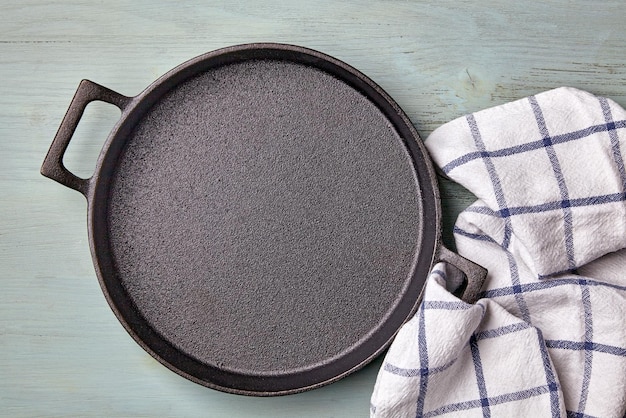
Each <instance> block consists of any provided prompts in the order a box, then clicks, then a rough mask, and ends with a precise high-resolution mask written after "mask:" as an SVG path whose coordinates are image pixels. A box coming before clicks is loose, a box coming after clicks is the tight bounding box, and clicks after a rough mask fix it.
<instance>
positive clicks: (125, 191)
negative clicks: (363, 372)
mask: <svg viewBox="0 0 626 418" xmlns="http://www.w3.org/2000/svg"><path fill="white" fill-rule="evenodd" d="M421 205H422V203H421V198H420V192H419V187H418V184H417V178H416V176H415V170H414V168H413V165H412V162H411V157H410V156H409V154H408V152H407V150H406V148H405V146H404V144H403V142H402V139H401V138H400V137H399V135H398V133H397V132H396V131H395V130H394V128H393V127H392V126H391V124H390V122H389V121H388V120H387V118H386V117H385V115H384V114H383V113H382V112H381V111H380V110H379V109H378V108H377V107H376V106H375V105H374V104H372V103H371V102H370V101H369V100H368V99H367V98H366V97H365V96H363V95H362V94H361V93H359V92H358V91H356V90H354V89H353V88H352V87H350V86H348V85H347V84H345V83H344V82H342V81H339V80H338V79H336V78H334V77H332V76H331V75H329V74H327V73H325V72H322V71H321V70H318V69H315V68H312V67H309V66H306V65H304V64H298V63H292V62H288V61H279V60H252V61H243V62H238V63H234V64H229V65H225V66H222V67H218V68H215V69H211V70H208V71H206V72H203V73H201V74H199V75H197V76H195V77H194V78H191V79H188V80H187V81H185V82H184V83H181V84H178V85H177V86H176V87H175V88H173V89H172V90H170V92H169V93H167V94H166V95H165V96H163V97H162V98H161V100H160V101H159V102H158V103H157V104H156V105H154V106H153V107H152V108H151V109H150V110H149V111H148V112H147V113H146V114H145V115H144V116H143V117H142V118H141V119H140V120H139V122H138V123H137V125H136V127H135V129H134V130H133V132H132V134H131V135H130V137H129V138H128V141H127V144H126V147H125V149H124V151H123V152H122V154H121V156H120V158H119V160H118V163H117V167H116V169H115V171H114V173H113V178H112V183H111V186H110V189H109V195H108V211H107V223H108V233H109V240H110V251H111V253H112V259H113V260H114V263H115V269H116V272H117V275H118V277H119V278H120V280H122V284H123V286H124V287H125V288H126V290H127V292H128V293H129V295H130V297H131V298H132V300H133V302H134V304H135V305H136V307H137V309H138V310H139V311H140V313H141V314H142V315H143V317H144V318H145V319H146V321H147V322H148V323H149V324H150V325H151V326H152V327H153V328H154V329H155V330H156V331H157V333H159V334H160V335H162V336H163V337H164V338H165V339H166V340H169V341H170V342H171V343H172V344H173V345H174V346H175V347H176V348H178V349H179V350H181V351H182V352H184V353H185V354H187V355H188V356H190V357H193V358H195V359H196V360H198V361H200V362H202V363H205V364H208V365H212V366H215V367H219V368H222V369H225V370H232V371H237V372H240V373H245V374H253V375H254V374H256V375H259V374H261V375H263V374H267V375H271V374H277V373H278V374H280V373H286V372H289V371H294V370H304V369H309V368H312V367H316V366H319V365H320V364H324V363H325V362H326V361H328V359H332V358H335V357H337V356H338V355H340V354H345V353H347V352H350V351H351V350H353V349H354V347H356V346H358V345H359V344H360V343H361V342H362V341H363V340H364V338H366V337H367V336H368V335H370V334H371V333H372V332H373V331H375V330H376V329H378V328H379V327H380V326H382V325H383V323H384V321H385V318H386V317H387V315H388V314H389V313H390V311H391V310H392V309H393V308H394V307H395V306H396V304H397V303H398V302H399V299H400V297H401V296H402V293H403V289H404V288H405V286H406V285H407V284H408V283H409V281H410V280H411V276H412V274H413V270H414V268H415V262H416V257H417V254H418V252H419V248H418V245H419V243H420V238H421V237H420V234H421V229H422V227H423V226H422V225H420V217H421V216H422V206H421ZM416 297H417V295H415V298H416ZM382 343H383V342H381V345H382Z"/></svg>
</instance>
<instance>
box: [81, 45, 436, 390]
mask: <svg viewBox="0 0 626 418" xmlns="http://www.w3.org/2000/svg"><path fill="white" fill-rule="evenodd" d="M251 55H252V56H255V57H259V56H266V57H267V59H281V60H287V61H291V60H295V59H296V58H294V57H308V58H307V59H308V60H309V61H310V62H309V65H313V66H315V67H316V68H318V69H322V70H324V71H328V72H330V71H329V69H336V71H337V72H339V73H340V75H343V76H344V77H341V76H340V75H338V74H337V73H333V72H330V73H331V74H332V75H333V76H334V77H336V78H339V79H340V80H341V81H343V82H345V83H346V84H348V85H349V86H350V87H352V88H355V89H357V90H358V91H360V92H361V94H363V95H364V96H365V97H366V98H367V99H369V100H370V101H372V102H373V103H374V104H375V105H376V106H377V107H378V108H379V109H380V108H381V104H384V105H385V109H380V110H381V111H383V114H384V115H385V116H386V117H387V118H388V119H390V121H391V122H393V123H392V124H393V126H394V128H395V129H396V130H397V131H398V133H399V135H400V137H401V138H402V139H403V141H404V142H405V145H406V147H407V150H408V152H409V155H410V156H411V160H412V161H413V166H414V168H415V172H416V176H417V185H418V187H419V188H420V192H421V198H422V205H423V216H422V218H423V219H422V221H423V222H422V227H421V229H422V237H421V243H420V246H419V247H420V251H419V253H420V254H419V257H418V258H419V260H417V264H418V265H417V266H416V268H415V269H414V271H415V272H414V275H417V274H418V273H419V274H421V275H422V276H423V278H422V282H423V281H424V280H425V278H426V275H427V270H430V267H431V266H432V264H433V262H434V260H435V257H436V254H437V251H438V248H439V247H440V245H441V238H440V222H441V221H440V218H441V208H440V200H439V191H438V188H437V184H436V177H435V172H434V169H433V167H432V164H431V162H430V160H429V158H428V153H427V151H426V149H425V147H424V145H423V143H422V142H421V139H420V137H419V134H418V133H417V131H416V130H415V128H414V126H413V124H412V123H411V122H410V120H409V118H408V117H407V116H406V114H405V113H404V112H403V111H402V110H401V109H400V107H399V106H398V105H397V103H396V102H395V101H394V100H393V99H392V98H391V97H390V96H389V95H388V94H387V93H386V92H384V91H383V90H382V88H380V87H379V86H378V85H377V84H376V83H374V82H373V81H372V80H371V79H369V78H368V77H367V76H365V75H364V74H362V73H361V72H360V71H358V70H356V69H354V68H353V67H351V66H349V65H348V64H346V63H344V62H342V61H339V60H337V59H336V58H333V57H330V56H328V55H326V54H323V53H320V52H318V51H314V50H312V49H308V48H304V47H301V46H295V45H290V44H277V43H251V44H243V45H236V46H230V47H226V48H222V49H218V50H215V51H212V52H209V53H206V54H203V55H200V56H198V57H195V58H193V59H191V60H189V61H187V62H185V63H183V64H181V65H179V66H177V67H175V68H174V69H172V70H170V71H168V72H167V73H165V74H164V75H163V76H161V77H159V78H158V79H157V80H156V81H154V82H153V83H151V84H150V85H149V86H148V87H147V88H146V89H145V90H144V91H143V92H141V93H140V94H139V95H137V96H135V97H134V98H132V99H131V101H130V103H129V105H128V106H127V107H126V108H125V109H124V110H123V112H122V117H121V118H120V120H119V122H118V123H117V124H116V125H115V127H114V128H113V129H112V131H111V133H110V135H109V137H108V138H107V141H106V142H105V145H104V146H103V149H102V152H101V153H100V156H99V158H98V161H97V164H96V169H95V171H94V173H95V174H94V176H93V177H92V179H91V180H90V187H89V189H88V194H87V201H88V231H89V243H90V248H91V254H92V258H93V261H94V265H95V267H96V272H97V276H98V281H99V283H100V286H101V288H102V291H103V293H104V295H105V298H106V300H107V302H108V304H109V306H110V307H111V309H112V310H113V312H114V313H115V315H116V317H117V318H118V320H119V321H120V323H121V324H122V325H123V327H124V328H125V329H126V331H127V332H128V333H129V334H130V335H131V336H132V337H133V339H134V340H135V341H136V342H137V343H138V344H139V345H140V346H141V347H142V348H143V349H144V350H146V351H147V352H148V353H149V354H150V355H152V356H153V357H154V358H155V359H157V360H158V361H159V362H160V363H162V364H163V365H165V366H166V367H168V368H169V369H170V370H172V371H174V372H176V373H177V374H179V375H181V376H183V377H185V378H187V379H189V380H191V381H194V382H196V383H198V384H201V385H203V386H207V387H211V388H213V389H217V390H220V391H224V392H229V393H235V394H245V395H255V396H271V395H285V394H291V393H298V392H302V391H306V390H309V389H313V388H317V387H320V386H324V385H327V384H329V383H332V382H334V381H337V380H339V379H341V378H343V377H345V376H347V375H348V374H351V373H353V372H355V371H357V370H359V369H361V368H362V367H363V366H365V365H366V364H368V363H369V362H371V361H372V360H373V359H374V358H376V357H378V356H379V355H380V354H381V353H382V352H383V351H384V350H385V349H386V348H387V346H388V345H389V344H390V343H391V340H392V339H393V337H394V336H395V334H396V333H397V331H398V329H399V328H400V326H397V327H395V330H394V331H393V333H391V335H388V336H386V337H385V341H381V342H378V343H377V344H376V347H377V348H376V349H374V350H367V351H368V355H366V356H360V357H359V359H358V361H357V362H352V363H356V364H352V365H351V366H350V367H348V368H347V369H346V368H345V367H343V368H339V369H340V370H338V371H334V372H332V373H325V374H324V376H321V377H320V374H319V373H315V370H313V372H311V371H305V372H303V373H298V374H297V376H295V377H296V379H295V380H298V381H299V382H300V383H298V384H296V383H294V379H291V380H290V383H289V384H286V385H285V384H282V386H281V385H278V386H276V387H275V388H271V389H268V386H263V383H265V384H267V380H268V379H269V380H272V379H274V380H277V379H278V380H280V376H269V377H268V375H262V376H261V375H253V376H251V378H252V380H254V379H257V380H258V381H259V382H260V384H259V385H257V386H254V387H251V386H249V385H242V384H241V381H242V380H245V379H247V378H249V377H250V376H243V375H237V374H236V373H231V375H232V376H230V378H231V382H232V384H230V385H228V384H224V383H223V382H221V381H220V382H217V383H216V382H215V381H214V380H213V376H211V373H207V370H204V371H202V372H198V365H197V364H194V359H191V358H186V359H179V360H180V361H178V360H176V361H172V359H171V358H170V357H171V353H170V350H173V348H168V347H165V346H163V345H157V347H156V348H155V345H154V344H153V343H152V342H153V339H154V338H158V333H156V332H155V331H154V330H152V331H150V330H148V329H143V330H142V329H138V326H137V324H138V323H141V318H139V317H132V316H131V317H130V318H129V314H128V307H127V306H123V307H120V306H118V305H119V303H120V299H121V298H123V295H121V293H120V292H122V291H123V290H122V289H117V288H115V287H114V286H113V287H112V286H111V284H112V281H115V279H114V278H112V277H111V275H110V274H108V273H110V272H114V271H115V269H114V266H112V265H111V260H109V259H107V257H103V256H102V255H101V253H102V252H104V251H105V250H106V248H107V245H108V242H107V240H106V239H103V237H102V234H101V232H102V231H103V230H106V229H103V225H102V222H103V220H102V217H101V216H98V215H97V213H100V212H102V210H103V208H102V207H103V206H104V207H106V206H107V205H106V202H107V200H108V198H107V196H106V193H107V191H108V187H109V185H110V177H111V176H110V173H106V167H107V166H108V165H110V164H111V162H110V160H111V158H112V155H115V154H116V152H119V150H117V151H116V149H117V148H121V147H123V145H124V144H123V142H124V141H123V140H122V139H120V138H123V137H124V136H125V135H128V132H129V129H131V128H132V126H134V124H133V123H131V122H132V119H133V117H135V116H136V115H141V114H143V113H145V112H146V111H147V110H148V109H149V108H150V107H151V106H152V105H153V104H154V103H156V102H158V100H159V97H161V96H162V95H163V94H165V93H166V92H167V91H169V90H171V89H172V88H175V86H177V85H178V84H179V83H181V82H182V81H184V80H186V79H188V78H189V77H192V76H194V75H196V74H198V73H199V72H201V71H203V70H206V69H207V68H211V67H213V66H219V65H223V64H220V62H222V61H223V60H224V59H234V60H248V59H250V58H249V57H250V56H251ZM296 61H297V60H296ZM318 65H319V66H321V67H318ZM345 76H349V79H348V80H346V79H345ZM357 86H358V88H357ZM363 89H365V91H364V90H363ZM373 96H374V97H373ZM391 116H393V120H392V119H391ZM398 125H401V126H400V127H401V128H402V129H401V130H400V129H398V127H399V126H398ZM418 157H421V158H419V159H418ZM103 202H104V204H103ZM104 211H105V212H106V209H104ZM105 238H106V236H105ZM103 248H104V250H103ZM422 254H424V255H425V256H426V257H425V258H426V259H424V260H422V258H423V257H422ZM414 281H415V278H413V279H412V280H411V282H414ZM422 288H423V284H422V285H420V286H419V289H418V292H419V293H418V295H419V296H418V297H416V298H415V301H414V303H413V306H412V307H411V309H410V310H409V311H408V314H407V315H404V316H405V318H404V319H403V321H402V323H404V322H406V321H407V320H409V319H410V318H411V317H412V315H413V314H414V313H415V312H416V311H417V308H418V305H419V301H420V299H421V291H422ZM145 322H147V321H145ZM402 323H401V324H402ZM401 324H400V325H401ZM143 325H145V324H143ZM139 328H141V327H139ZM146 340H148V341H146ZM165 342H167V341H165ZM167 343H169V342H167ZM178 354H181V353H178ZM349 354H350V353H349ZM349 354H348V355H349ZM183 355H184V353H183ZM187 357H189V356H187ZM196 363H199V362H197V361H196ZM205 367H206V365H205ZM343 369H345V370H343ZM311 373H313V375H315V376H317V377H316V378H313V377H312V375H311ZM309 375H311V376H309ZM290 377H294V376H290Z"/></svg>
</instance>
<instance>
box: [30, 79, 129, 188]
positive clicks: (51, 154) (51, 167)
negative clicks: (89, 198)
mask: <svg viewBox="0 0 626 418" xmlns="http://www.w3.org/2000/svg"><path fill="white" fill-rule="evenodd" d="M96 100H99V101H102V102H106V103H110V104H112V105H115V106H117V107H118V108H119V109H120V110H122V111H123V110H124V108H125V107H126V106H127V105H128V103H129V102H130V100H131V98H130V97H126V96H122V95H121V94H119V93H116V92H114V91H113V90H110V89H108V88H106V87H103V86H101V85H99V84H96V83H94V82H92V81H89V80H82V81H81V82H80V84H79V85H78V89H77V90H76V93H75V94H74V98H73V99H72V102H71V103H70V107H69V108H68V109H67V113H66V114H65V116H64V117H63V121H61V126H60V127H59V130H58V131H57V134H56V135H55V137H54V140H53V141H52V145H50V149H49V150H48V154H47V155H46V158H45V159H44V161H43V164H42V166H41V174H43V175H44V176H46V177H48V178H50V179H52V180H54V181H56V182H59V183H61V184H62V185H64V186H67V187H69V188H70V189H74V190H77V191H79V192H80V193H82V194H83V195H85V196H86V195H87V192H88V189H89V180H90V178H89V179H83V178H80V177H78V176H76V175H75V174H73V173H71V172H70V171H69V170H68V169H67V168H65V166H64V165H63V155H64V154H65V151H66V150H67V147H68V145H69V144H70V140H71V139H72V136H73V135H74V132H75V131H76V127H77V126H78V122H79V121H80V118H81V117H82V116H83V113H84V112H85V108H86V107H87V105H88V104H89V103H91V102H93V101H96Z"/></svg>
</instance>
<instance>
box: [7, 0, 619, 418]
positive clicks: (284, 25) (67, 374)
mask: <svg viewBox="0 0 626 418" xmlns="http://www.w3.org/2000/svg"><path fill="white" fill-rule="evenodd" d="M0 10H1V11H2V12H1V13H0V92H1V94H0V162H1V164H0V195H1V196H2V199H1V200H0V214H1V215H0V283H1V284H2V290H1V291H0V352H1V353H2V355H1V356H0V376H1V378H0V414H2V415H4V416H11V417H15V416H150V417H152V416H176V417H184V416H211V417H232V416H241V417H245V416H255V417H281V416H283V417H288V416H301V417H305V416H310V417H351V416H355V417H356V416H366V415H367V414H368V409H369V397H370V395H371V391H372V388H373V385H374V381H375V377H376V373H377V370H378V367H379V366H380V360H379V361H377V362H375V363H374V364H372V365H370V366H368V367H366V368H365V369H364V370H363V371H361V372H358V373H356V374H354V375H353V376H350V377H348V378H347V379H344V380H342V381H340V382H338V383H336V384H333V385H331V386H328V387H325V388H322V389H319V390H315V391H312V392H308V393H304V394H300V395H292V396H287V397H281V398H272V399H258V398H246V397H241V396H234V395H227V394H223V393H219V392H216V391H212V390H209V389H206V388H203V387H200V386H198V385H195V384H193V383H190V382H188V381H186V380H184V379H183V378H180V377H178V376H177V375H175V374H174V373H172V372H170V371H168V370H167V369H165V368H164V367H162V366H160V365H159V364H157V363H156V361H154V360H153V359H152V358H151V357H150V356H149V355H147V354H146V353H144V352H143V351H142V350H141V349H140V348H139V347H138V346H137V345H136V344H135V343H134V342H133V341H132V340H131V339H130V338H129V337H128V335H127V334H126V333H125V331H124V330H123V329H122V327H121V326H120V325H119V324H118V323H117V321H116V319H115V318H114V316H113V314H112V313H111V312H110V310H109V308H108V306H107V305H106V303H105V301H104V298H103V296H102V293H101V291H100V289H99V288H98V284H97V280H96V278H95V273H94V271H93V267H92V264H91V260H90V255H89V248H88V242H87V232H86V223H85V219H86V214H85V209H86V205H85V202H84V198H83V197H82V196H80V195H79V194H78V193H76V192H74V191H71V190H69V189H65V188H63V187H62V186H60V185H57V184H55V183H53V182H51V181H49V180H47V179H44V178H43V177H42V176H40V175H39V166H40V164H41V162H42V160H43V157H44V155H45V153H46V151H47V148H48V146H49V145H50V142H51V140H52V137H53V136H54V133H55V131H56V129H57V127H58V124H59V122H60V120H61V118H62V116H63V114H64V112H65V110H66V109H67V105H68V104H69V101H70V99H71V97H72V95H73V93H74V91H75V89H76V87H77V85H78V82H79V81H80V80H81V79H82V78H88V79H91V80H93V81H96V82H98V83H100V84H103V85H105V86H107V87H109V88H112V89H114V90H116V91H118V92H120V93H122V94H126V95H135V94H137V93H139V92H140V91H141V90H142V89H144V88H145V87H146V86H147V85H148V84H149V83H151V82H152V81H153V80H155V79H156V78H157V77H158V76H160V75H161V74H163V73H165V72H166V71H168V70H169V69H171V68H172V67H174V66H176V65H177V64H179V63H181V62H183V61H186V60H187V59H190V58H192V57H194V56H196V55H199V54H201V53H204V52H207V51H210V50H213V49H216V48H219V47H223V46H227V45H231V44H238V43H248V42H258V41H272V42H286V43H293V44H299V45H302V46H307V47H311V48H314V49H318V50H320V51H323V52H325V53H327V54H330V55H333V56H335V57H337V58H339V59H342V60H344V61H346V62H348V63H349V64H351V65H353V66H354V67H356V68H358V69H359V70H361V71H363V72H364V73H365V74H367V75H369V76H370V77H371V78H372V79H374V80H375V81H376V82H377V83H379V84H380V85H381V86H382V87H383V88H384V89H385V90H387V92H388V93H389V94H390V95H391V96H392V97H394V98H395V99H396V100H397V101H398V103H399V104H400V106H401V107H402V108H403V109H404V110H405V111H406V112H407V113H408V115H409V116H410V118H411V119H412V121H413V123H414V124H415V126H416V127H417V129H418V131H419V132H420V134H421V135H422V136H423V137H426V136H427V135H428V134H429V133H430V132H431V131H432V130H433V129H435V128H436V127H437V126H439V125H441V124H442V123H445V122H447V121H449V120H451V119H453V118H456V117H458V116H461V115H463V114H465V113H467V112H472V111H477V110H480V109H483V108H486V107H490V106H494V105H498V104H502V103H505V102H507V101H510V100H515V99H519V98H522V97H524V96H527V95H529V94H534V93H538V92H541V91H544V90H548V89H551V88H555V87H559V86H562V85H569V86H572V87H578V88H582V89H585V90H588V91H590V92H592V93H596V94H599V95H603V96H607V97H610V98H612V99H614V100H616V101H617V102H618V103H620V104H622V105H626V65H625V64H626V57H625V54H624V52H623V51H624V47H626V30H625V29H624V25H623V22H624V18H625V17H626V12H625V10H626V9H624V7H623V2H621V1H603V2H588V1H573V0H572V1H568V0H554V1H547V2H534V1H517V2H500V1H494V0H485V1H481V2H475V1H447V0H446V1H442V0H439V1H422V2H416V1H400V0H394V1H364V0H362V1H344V2H337V1H329V0H327V1H318V2H315V3H313V2H307V1H293V2H289V3H287V2H279V1H275V0H268V1H265V2H255V1H251V0H250V1H230V2H218V1H205V2H200V1H190V2H174V1H145V0H141V1H132V2H131V1H108V2H93V1H86V0H73V1H64V2H56V1H44V0H26V1H21V2H8V1H3V2H2V4H0ZM91 106H94V107H93V109H92V108H91ZM116 117H117V114H116V113H115V112H111V111H110V109H108V108H106V106H100V105H99V104H96V105H90V108H89V109H88V112H87V114H86V115H85V118H84V120H83V122H82V123H81V126H80V132H79V133H78V134H77V136H76V137H75V138H74V141H73V143H72V147H71V149H70V153H69V154H68V156H67V158H66V162H67V164H68V165H69V166H70V167H72V169H73V170H74V171H76V172H78V173H80V174H82V175H89V173H90V172H91V170H92V169H93V164H94V161H95V158H96V156H97V153H98V152H99V149H100V146H101V145H102V142H103V140H104V138H105V137H106V135H107V133H108V130H109V129H110V127H111V125H112V123H113V122H114V120H115V119H116ZM442 201H443V207H444V215H445V217H444V218H445V219H444V239H445V241H446V243H447V244H448V245H450V246H453V242H452V235H451V232H450V231H451V229H452V225H453V223H454V219H455V218H456V215H457V214H458V213H459V211H461V210H462V209H463V208H464V207H465V206H467V205H468V204H470V203H471V202H472V201H473V197H472V196H471V195H470V194H469V193H468V192H466V191H464V190H463V189H462V188H461V187H459V186H457V185H454V184H451V183H450V182H448V181H442Z"/></svg>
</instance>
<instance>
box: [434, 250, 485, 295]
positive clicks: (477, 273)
mask: <svg viewBox="0 0 626 418" xmlns="http://www.w3.org/2000/svg"><path fill="white" fill-rule="evenodd" d="M438 259H439V261H445V262H447V263H448V264H451V265H452V266H453V267H456V269H458V274H449V275H448V282H447V283H446V287H447V288H448V290H451V291H452V293H453V294H455V295H456V296H458V297H459V298H461V299H463V301H465V302H467V303H474V302H476V300H478V294H479V293H480V289H481V288H482V286H483V283H484V281H485V277H487V269H485V268H484V267H482V266H479V265H478V264H476V263H473V262H471V261H469V260H468V259H466V258H463V257H461V256H460V255H458V254H456V253H454V252H452V251H450V250H448V249H447V248H446V247H444V246H443V245H441V246H440V247H439V256H438Z"/></svg>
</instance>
